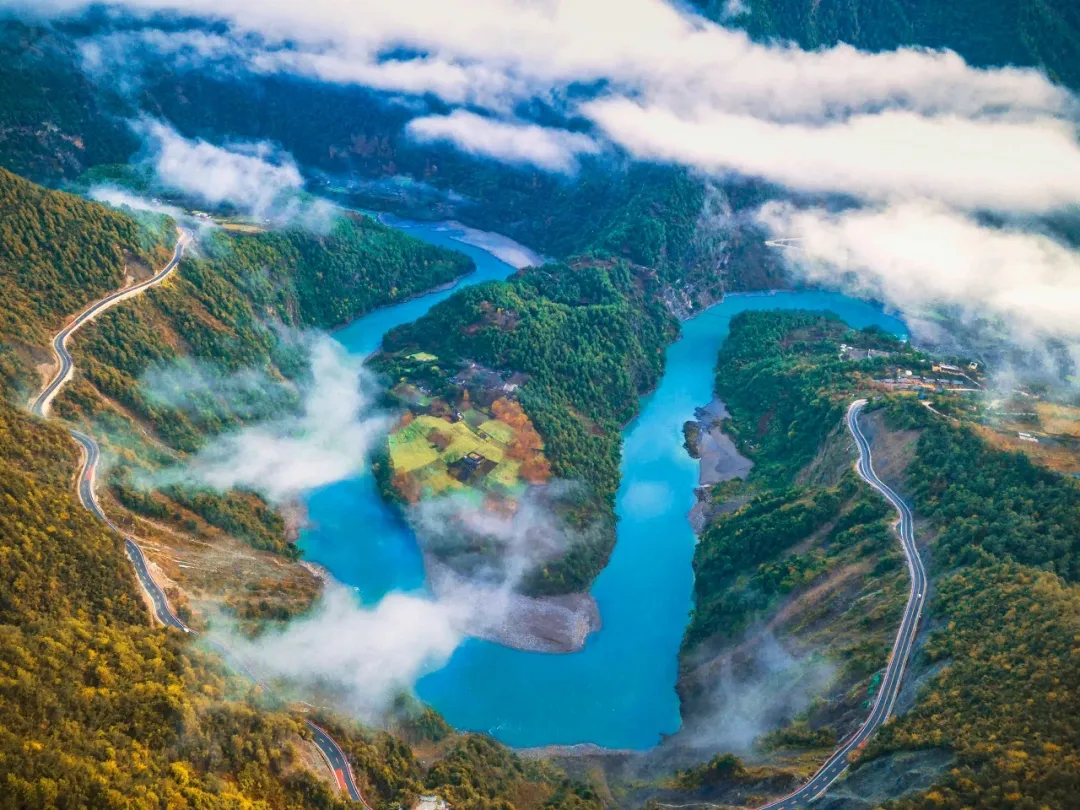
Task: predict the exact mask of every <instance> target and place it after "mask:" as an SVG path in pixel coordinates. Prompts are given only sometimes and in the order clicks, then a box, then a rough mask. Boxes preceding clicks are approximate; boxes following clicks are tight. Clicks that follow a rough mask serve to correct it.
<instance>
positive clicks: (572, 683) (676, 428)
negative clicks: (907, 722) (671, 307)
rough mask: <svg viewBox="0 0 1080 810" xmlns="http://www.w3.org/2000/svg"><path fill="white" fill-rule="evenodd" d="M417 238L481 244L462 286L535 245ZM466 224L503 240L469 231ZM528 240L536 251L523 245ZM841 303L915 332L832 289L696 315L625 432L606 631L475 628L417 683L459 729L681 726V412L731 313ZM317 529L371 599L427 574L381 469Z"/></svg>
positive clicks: (345, 333) (329, 559) (380, 326)
mask: <svg viewBox="0 0 1080 810" xmlns="http://www.w3.org/2000/svg"><path fill="white" fill-rule="evenodd" d="M387 221H388V224H391V225H394V226H395V227H399V228H401V229H402V230H404V231H406V232H407V233H409V234H411V235H412V236H415V237H418V238H420V239H424V240H425V241H428V242H432V243H434V244H438V245H442V246H445V247H450V248H454V249H456V250H460V251H462V252H464V253H466V254H468V255H469V256H470V257H471V258H472V259H473V260H474V261H475V262H476V266H477V270H476V272H475V273H473V274H471V275H470V276H468V277H466V278H465V279H462V280H461V281H460V282H459V283H458V285H457V287H456V288H455V289H460V288H461V287H463V286H466V285H469V284H476V283H480V282H484V281H489V280H492V279H500V278H505V277H507V276H509V275H510V274H512V273H513V272H514V271H515V268H514V267H512V266H511V265H509V264H507V263H505V262H504V261H502V260H500V259H499V258H497V257H496V255H495V253H498V254H499V255H503V256H506V257H508V258H513V256H514V255H521V254H520V253H519V252H516V251H515V250H514V248H513V245H512V243H509V242H508V241H507V240H503V239H502V238H501V237H496V236H493V235H491V236H490V237H488V238H484V237H483V235H479V234H476V233H475V232H470V233H468V234H466V233H465V232H463V231H462V230H461V229H459V228H457V227H456V226H453V225H448V224H438V223H413V222H406V221H401V220H395V219H388V220H387ZM461 238H467V239H469V240H471V241H474V242H476V243H477V245H479V244H483V245H484V246H485V247H487V248H489V249H492V250H493V252H488V250H485V249H484V248H482V247H478V246H476V245H470V244H465V243H463V242H461V241H460V239H461ZM521 250H524V249H521ZM452 293H453V290H442V291H439V292H435V293H431V294H429V295H425V296H421V297H419V298H415V299H413V300H411V301H407V302H404V303H402V304H399V305H395V306H391V307H386V308H383V309H380V310H377V311H375V312H373V313H371V314H369V315H367V316H365V317H363V318H360V319H359V320H357V321H355V322H353V323H352V324H350V325H349V326H348V327H346V328H344V329H342V330H340V331H339V332H337V333H336V334H335V337H336V338H337V340H339V341H340V342H341V343H342V344H343V345H344V346H345V347H346V348H347V349H348V350H349V351H350V352H353V353H356V354H361V355H365V356H366V355H367V354H370V353H371V352H372V351H374V350H375V349H376V348H378V346H379V344H380V342H381V340H382V336H383V334H384V333H385V332H386V331H388V330H389V329H391V328H393V327H394V326H397V325H398V324H402V323H407V322H410V321H413V320H415V319H417V318H419V317H420V316H422V315H423V314H424V313H425V312H427V310H429V309H430V308H431V307H432V306H434V305H435V304H437V303H438V302H439V301H442V300H444V299H445V298H447V297H448V296H449V295H451V294H452ZM763 309H809V310H830V311H832V312H834V313H836V314H837V315H839V316H840V317H841V318H842V319H843V320H845V321H846V322H847V323H848V324H850V325H851V326H854V327H864V326H869V325H871V324H875V325H878V326H881V327H882V328H885V329H888V330H889V331H891V332H895V333H898V334H905V329H904V325H903V323H902V322H901V321H899V320H898V319H897V318H895V317H892V316H890V315H887V314H885V313H883V312H882V311H881V310H880V309H878V308H875V307H874V306H872V305H870V304H867V303H865V302H862V301H858V300H854V299H851V298H848V297H845V296H843V295H839V294H836V293H827V292H784V293H775V294H767V295H730V296H728V297H727V298H726V299H725V300H724V302H723V303H721V304H717V305H716V306H714V307H712V308H710V309H709V310H707V311H705V312H704V313H702V314H700V315H698V316H697V317H696V318H694V319H692V320H690V321H687V322H686V323H684V324H683V327H682V337H681V338H680V339H679V340H678V341H677V342H675V343H673V344H672V345H671V346H670V347H668V349H667V365H666V370H665V373H664V377H663V379H662V380H661V382H660V385H659V386H658V388H657V389H656V391H654V392H653V393H651V394H649V395H648V396H646V397H645V398H643V400H642V403H641V413H640V414H639V416H638V417H637V419H635V420H634V421H633V422H631V423H630V424H629V425H627V426H626V428H625V429H624V430H623V458H622V482H621V485H620V488H619V492H618V496H617V504H616V511H617V513H618V516H619V526H618V541H617V543H616V546H615V551H614V553H613V554H612V557H611V562H610V563H609V564H608V566H607V568H605V569H604V571H603V572H602V573H601V574H600V576H599V577H598V578H597V579H596V582H595V583H594V585H593V588H592V594H593V596H594V597H595V599H596V601H597V603H598V605H599V607H600V614H601V617H602V621H603V629H602V630H600V631H599V632H597V633H594V634H593V635H592V636H590V638H589V640H588V642H587V643H586V646H585V648H584V650H582V651H581V652H579V653H574V654H569V655H545V654H541V653H528V652H521V651H519V650H513V649H509V648H506V647H502V646H499V645H497V644H493V643H490V642H486V641H479V640H469V641H467V642H465V643H464V644H463V645H461V646H460V647H459V648H458V649H457V651H456V652H455V653H454V655H453V656H452V657H451V659H450V660H449V662H448V663H447V664H446V665H445V666H444V667H442V668H440V669H438V670H437V671H434V672H431V673H429V674H427V675H426V676H425V677H423V678H422V679H421V680H420V682H419V684H418V685H417V693H418V695H419V697H420V698H421V699H423V700H425V701H427V702H428V703H430V704H431V705H432V706H434V707H435V708H436V709H438V710H439V711H440V712H441V713H442V715H443V716H444V717H445V718H446V719H447V721H448V722H449V723H451V724H452V725H453V726H455V727H456V728H459V729H463V730H469V731H483V732H487V733H490V734H491V735H492V736H494V737H496V738H497V739H499V740H501V741H502V742H504V743H507V744H508V745H512V746H516V747H532V746H542V745H554V744H575V743H594V744H596V745H600V746H603V747H607V748H632V749H645V748H649V747H651V746H653V745H655V744H656V743H658V742H659V741H660V738H661V735H663V734H671V733H673V732H675V731H677V730H678V728H679V725H680V718H679V700H678V697H677V695H676V693H675V680H676V675H677V660H676V656H677V654H678V650H679V644H680V641H681V639H682V634H683V630H684V628H685V627H686V622H687V618H688V615H689V612H690V608H691V589H692V586H693V571H692V568H691V560H692V559H693V554H694V544H695V536H694V533H693V531H692V530H691V527H690V523H689V521H688V519H687V515H688V513H689V511H690V509H691V507H692V506H693V504H694V488H695V487H696V485H697V482H698V466H697V462H696V461H694V460H692V459H691V458H690V457H689V456H688V455H687V454H686V452H685V450H684V449H683V446H682V444H683V435H682V425H683V423H684V422H685V421H686V420H688V419H691V418H693V414H694V409H695V408H696V407H698V406H701V405H704V404H706V403H708V402H709V401H710V400H711V399H712V387H713V372H712V370H713V367H714V365H715V363H716V355H717V352H718V351H719V349H720V346H721V345H722V344H723V342H724V339H725V338H726V337H727V334H728V325H729V323H730V321H731V318H732V317H733V316H734V315H736V314H738V313H739V312H742V311H744V310H763ZM308 511H309V515H310V518H311V523H312V527H311V528H309V529H308V530H306V531H305V532H304V534H303V535H302V537H301V539H300V545H301V547H302V548H303V551H304V556H305V558H307V559H310V560H312V561H314V562H317V563H320V564H322V565H324V566H325V567H326V568H328V569H329V570H330V571H331V572H332V573H333V575H334V576H335V577H336V578H337V579H338V580H340V581H341V582H343V583H345V584H347V585H350V586H353V587H355V588H356V589H357V591H358V593H359V595H360V598H361V599H362V600H363V602H364V603H365V604H371V603H374V602H377V601H378V600H379V599H381V598H382V597H383V596H384V595H386V594H387V593H388V592H390V591H393V590H403V591H417V590H420V589H422V588H423V587H424V571H423V562H422V560H421V557H420V554H419V550H418V548H417V544H416V540H415V538H414V536H413V535H412V533H411V531H410V530H409V529H408V527H407V526H406V525H405V524H404V523H403V522H402V521H401V520H400V518H399V517H398V516H397V515H396V513H395V512H394V511H393V510H392V509H390V508H388V507H387V506H385V505H384V504H383V502H382V500H381V499H380V497H379V495H378V493H377V491H376V489H375V485H374V482H373V481H372V479H371V477H370V475H364V476H362V477H360V478H358V479H355V480H351V481H346V482H342V483H338V484H335V485H332V486H329V487H325V488H323V489H321V490H318V491H316V492H314V493H312V494H311V495H310V497H309V499H308Z"/></svg>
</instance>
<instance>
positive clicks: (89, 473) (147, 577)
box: [68, 428, 194, 633]
mask: <svg viewBox="0 0 1080 810" xmlns="http://www.w3.org/2000/svg"><path fill="white" fill-rule="evenodd" d="M68 432H69V433H70V434H71V435H72V436H73V437H74V439H75V441H77V442H78V443H79V444H81V445H82V448H83V451H84V452H85V455H86V458H85V461H84V462H83V468H82V470H81V471H80V472H79V500H80V501H81V502H82V505H83V506H84V507H86V508H87V509H89V510H90V511H91V512H93V513H94V514H95V515H97V517H98V518H100V519H101V520H102V521H104V522H105V523H106V524H107V525H108V526H109V527H110V528H111V529H112V530H113V531H115V532H116V533H117V534H119V535H121V536H123V538H124V550H125V551H126V552H127V555H128V559H130V560H131V564H132V566H134V568H135V575H136V576H137V577H138V578H139V584H140V585H142V587H143V590H144V591H146V593H147V594H148V595H149V597H150V601H151V602H153V604H154V615H155V616H157V618H158V621H159V622H161V623H162V624H164V625H166V626H168V627H175V628H176V629H177V630H180V631H181V632H184V633H194V631H193V630H192V629H191V628H190V627H188V626H187V625H186V624H184V622H183V621H182V620H181V619H180V617H179V616H177V615H176V614H175V613H173V611H172V609H171V608H170V607H169V600H168V598H167V597H166V596H165V591H163V590H162V589H161V586H159V585H158V584H157V582H155V581H154V577H153V576H152V575H151V574H150V569H149V568H147V566H146V557H145V556H143V552H142V549H141V548H139V546H138V544H136V543H135V541H134V540H132V539H131V538H130V537H128V536H127V535H125V534H124V533H123V531H121V530H120V527H119V526H117V525H116V524H115V523H113V522H112V521H111V520H109V518H107V517H106V516H105V512H104V511H102V509H101V505H100V504H99V503H98V500H97V496H96V495H95V494H94V478H95V475H96V473H97V463H98V459H99V458H100V457H101V451H100V450H99V449H98V444H97V442H95V441H94V440H93V439H92V438H90V437H89V436H87V435H86V434H85V433H82V432H81V431H78V430H74V429H72V428H68Z"/></svg>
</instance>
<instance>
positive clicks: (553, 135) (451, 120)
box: [407, 110, 600, 173]
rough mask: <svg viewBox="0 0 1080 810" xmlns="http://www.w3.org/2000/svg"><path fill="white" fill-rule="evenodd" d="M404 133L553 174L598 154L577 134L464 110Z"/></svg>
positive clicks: (413, 124) (416, 122)
mask: <svg viewBox="0 0 1080 810" xmlns="http://www.w3.org/2000/svg"><path fill="white" fill-rule="evenodd" d="M407 131H408V133H409V135H411V136H412V138H413V139H414V140H417V141H420V142H422V143H430V142H433V141H434V142H438V141H442V142H447V143H452V144H454V145H455V146H457V147H458V149H460V150H461V151H463V152H468V153H470V154H473V155H484V156H486V157H493V158H496V159H497V160H501V161H503V162H505V163H512V164H524V165H532V166H536V167H538V168H541V169H546V170H548V171H552V172H563V173H572V172H574V171H575V170H576V169H577V165H578V157H579V156H580V155H595V154H597V153H598V152H599V151H600V147H599V146H598V145H597V143H596V141H594V140H593V139H592V138H590V137H589V136H588V135H583V134H581V133H579V132H568V131H566V130H562V129H551V128H547V127H540V126H537V125H536V124H525V123H520V122H508V121H498V120H495V119H492V118H487V117H485V116H481V115H476V114H475V113H471V112H465V111H464V110H458V111H456V112H453V113H451V114H450V115H430V116H427V117H425V118H414V119H413V120H412V121H410V122H409V125H408V127H407Z"/></svg>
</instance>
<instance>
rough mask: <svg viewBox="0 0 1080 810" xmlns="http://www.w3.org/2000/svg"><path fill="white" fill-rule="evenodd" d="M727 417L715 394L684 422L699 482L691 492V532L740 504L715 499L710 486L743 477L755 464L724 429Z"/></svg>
mask: <svg viewBox="0 0 1080 810" xmlns="http://www.w3.org/2000/svg"><path fill="white" fill-rule="evenodd" d="M730 418H731V414H730V413H728V410H727V406H725V405H724V402H723V400H721V399H720V398H719V397H714V398H713V399H712V401H711V402H710V403H709V404H708V405H705V406H703V407H699V408H696V409H695V410H694V419H693V420H691V421H689V422H687V423H686V424H684V425H683V435H684V436H686V443H685V447H686V450H687V453H688V454H689V455H690V457H691V458H693V459H695V460H697V462H698V485H697V488H696V489H695V492H694V494H695V496H696V498H697V502H696V503H695V504H694V507H693V508H692V509H691V510H690V515H689V519H690V525H691V527H692V528H693V530H694V534H700V533H701V531H702V529H704V528H705V525H706V524H707V523H708V521H709V519H710V518H712V517H713V516H714V515H716V514H720V513H722V512H724V511H730V510H731V509H734V508H737V506H738V505H739V504H740V503H742V499H740V498H735V499H732V503H728V502H727V501H723V502H721V503H716V502H714V501H713V496H712V491H713V487H714V486H715V485H716V484H720V483H723V482H724V481H730V480H732V479H734V478H743V479H745V478H746V476H747V475H749V474H750V470H751V469H752V468H753V466H754V462H753V461H751V460H750V459H748V458H746V456H744V455H742V454H741V453H740V452H739V449H738V448H737V447H736V446H735V442H734V441H732V439H731V437H730V436H728V435H727V434H726V433H725V432H724V420H725V419H730Z"/></svg>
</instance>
